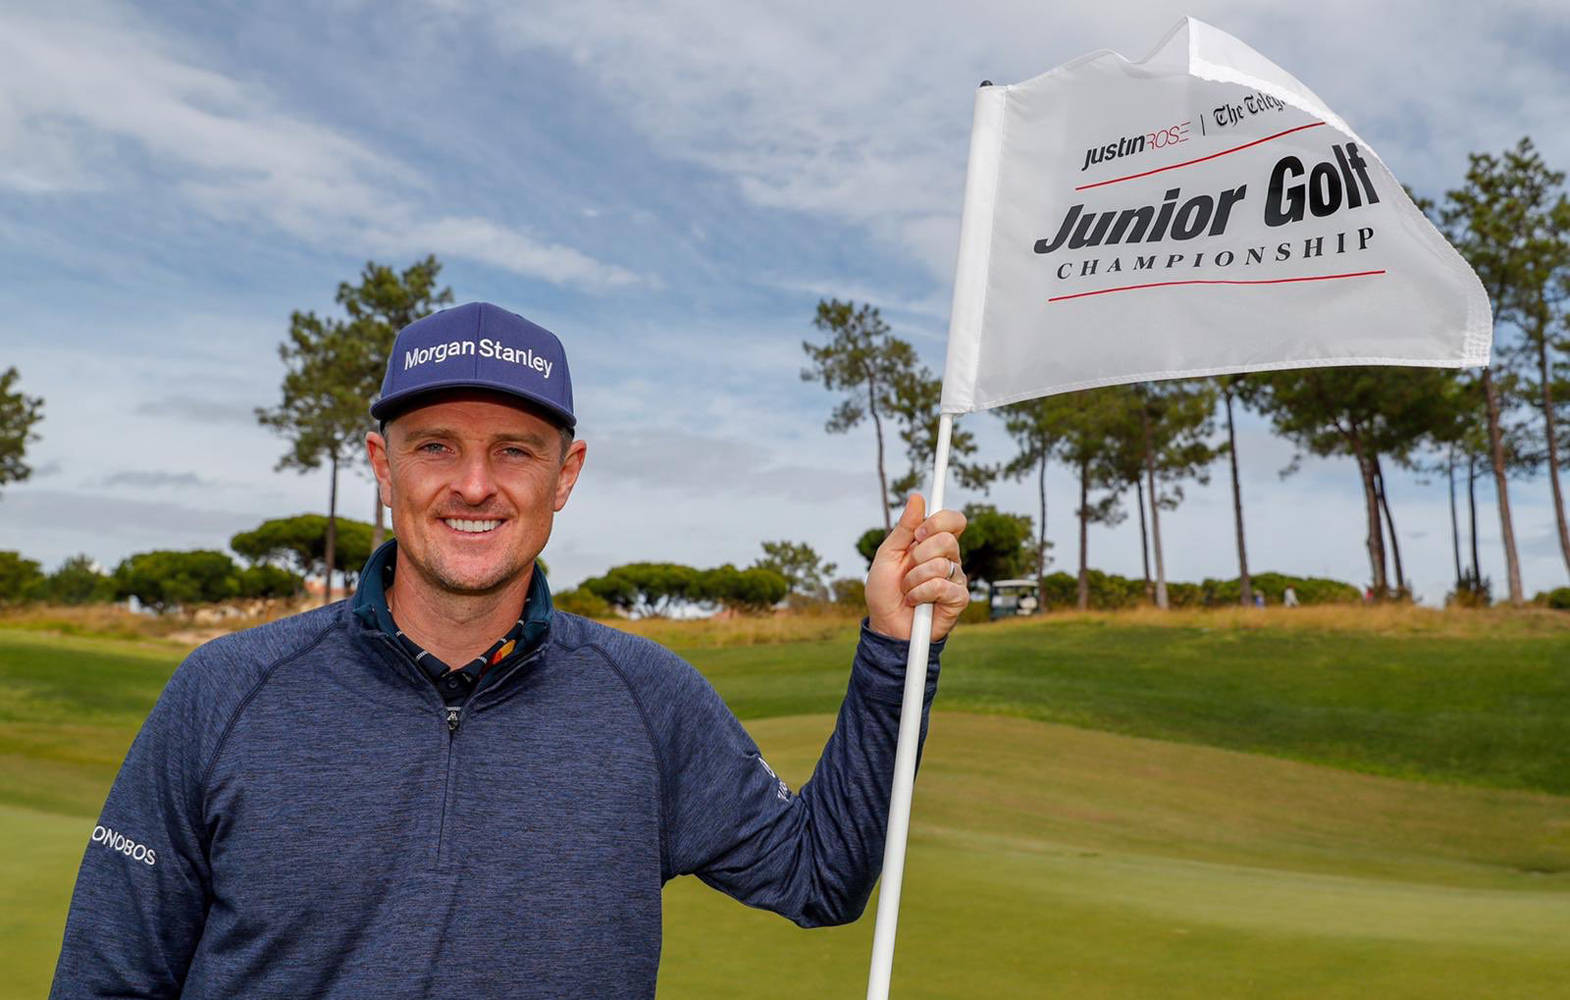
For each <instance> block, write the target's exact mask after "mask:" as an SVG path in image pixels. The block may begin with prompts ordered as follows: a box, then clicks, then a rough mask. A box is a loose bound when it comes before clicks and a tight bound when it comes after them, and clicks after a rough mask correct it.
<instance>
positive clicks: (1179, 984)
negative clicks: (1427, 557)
mask: <svg viewBox="0 0 1570 1000" xmlns="http://www.w3.org/2000/svg"><path fill="white" fill-rule="evenodd" d="M1206 627H1207V626H1205V625H1202V624H1201V625H1197V626H1195V627H1194V628H1179V629H1170V628H1165V629H1158V628H1155V627H1151V628H1141V627H1132V628H1131V627H1120V626H1116V625H1108V624H1106V623H1105V622H1104V621H1101V620H1087V621H1080V622H1070V623H1066V624H1059V625H1054V626H1050V627H1047V628H1042V627H1040V626H1035V625H1025V626H1014V627H1010V628H994V629H986V630H973V631H972V632H971V633H969V634H964V635H961V636H960V637H958V638H957V639H956V642H955V643H954V644H953V646H952V647H951V649H950V651H949V653H948V655H947V657H946V658H947V659H948V661H949V667H948V668H947V669H946V672H945V675H944V681H943V695H942V705H943V707H944V708H946V709H949V710H952V709H954V708H956V707H968V708H985V709H990V710H992V711H994V712H996V711H997V710H999V709H1002V710H1004V711H1005V712H1007V713H1009V714H1012V715H1015V716H1028V717H1031V718H1036V719H1054V718H1055V719H1061V720H1064V721H1069V722H1072V723H1075V724H1076V725H1078V726H1086V727H1090V728H1073V727H1068V726H1059V725H1042V724H1040V723H1039V722H1031V721H1027V720H1026V719H1022V718H1018V717H1014V718H1009V717H1003V716H999V715H990V716H976V715H965V714H954V713H952V711H950V712H947V713H944V714H942V715H940V717H939V719H938V720H937V723H936V724H935V726H934V730H933V737H932V742H931V743H930V744H929V748H928V751H927V754H926V757H925V763H924V771H923V779H922V782H921V784H920V786H919V787H918V792H917V822H916V829H915V835H914V839H913V847H912V856H911V865H910V872H909V876H908V880H907V886H908V890H907V896H906V905H905V910H904V919H903V920H902V932H901V946H900V961H899V962H898V963H897V968H898V978H899V979H900V980H902V981H903V982H902V983H897V984H896V985H897V987H899V988H900V989H901V995H902V996H966V995H974V994H976V993H978V992H982V991H983V985H984V986H985V991H986V992H993V993H998V994H1002V995H1012V994H1019V995H1039V994H1041V993H1045V992H1062V993H1063V995H1073V996H1155V995H1161V996H1214V995H1237V994H1249V995H1269V996H1303V995H1312V996H1354V995H1359V996H1361V995H1380V994H1382V995H1411V996H1418V995H1422V996H1476V995H1484V994H1486V995H1495V996H1506V995H1520V996H1529V995H1545V994H1552V993H1556V992H1557V993H1570V979H1567V975H1570V974H1567V971H1566V969H1567V967H1566V966H1565V963H1563V961H1562V959H1561V957H1560V951H1561V949H1562V942H1563V941H1564V940H1565V939H1566V934H1567V933H1570V886H1567V884H1566V882H1567V877H1566V875H1564V874H1562V873H1564V872H1566V871H1567V870H1570V800H1567V799H1565V798H1561V797H1558V796H1553V795H1543V794H1537V793H1533V792H1527V791H1511V790H1505V789H1504V788H1488V787H1460V786H1453V785H1452V786H1445V785H1434V784H1426V783H1413V782H1409V781H1398V780H1392V779H1390V778H1385V777H1373V776H1370V775H1367V774H1351V773H1347V772H1346V771H1337V770H1332V769H1328V768H1323V767H1315V766H1311V765H1307V764H1303V763H1296V762H1293V761H1288V760H1278V759H1270V758H1266V757H1261V756H1257V755H1253V754H1242V753H1234V752H1228V751H1226V750H1220V749H1214V748H1212V747H1206V746H1198V745H1184V743H1173V742H1162V741H1156V740H1148V739H1137V738H1131V737H1130V736H1128V735H1116V734H1114V733H1111V732H1096V731H1091V730H1092V729H1094V728H1105V729H1112V730H1121V731H1124V732H1133V733H1146V734H1149V735H1156V736H1163V737H1168V738H1174V737H1175V738H1177V739H1180V740H1183V741H1185V743H1188V744H1198V743H1205V742H1210V743H1216V744H1219V745H1223V746H1236V747H1242V748H1247V749H1263V750H1266V751H1269V752H1272V753H1276V754H1281V755H1290V756H1298V757H1303V758H1309V759H1312V758H1315V757H1318V758H1320V759H1328V760H1335V761H1338V762H1341V763H1347V764H1352V765H1355V766H1356V767H1358V768H1361V769H1363V770H1366V771H1380V770H1383V771H1388V772H1395V773H1403V772H1404V773H1419V774H1425V775H1427V776H1434V775H1438V776H1441V777H1447V778H1451V779H1455V778H1461V779H1466V780H1470V781H1471V782H1473V783H1474V785H1488V784H1492V785H1496V786H1511V785H1525V786H1527V787H1532V786H1537V787H1550V788H1553V787H1560V786H1556V785H1555V776H1556V775H1557V777H1558V780H1559V781H1560V782H1561V784H1562V782H1563V780H1564V775H1565V773H1566V772H1567V771H1570V769H1567V768H1566V767H1565V764H1566V762H1567V761H1566V758H1567V757H1570V741H1565V740H1564V739H1563V738H1562V736H1559V737H1556V735H1555V734H1556V733H1559V734H1563V733H1564V723H1563V719H1564V718H1565V717H1566V716H1565V710H1566V708H1567V707H1570V706H1567V704H1566V693H1565V688H1566V676H1565V675H1566V673H1567V671H1570V656H1567V655H1565V651H1566V648H1567V647H1566V643H1565V641H1564V640H1563V638H1562V633H1559V634H1557V635H1556V634H1549V635H1543V636H1535V635H1530V634H1527V635H1504V636H1491V637H1489V638H1486V639H1476V638H1466V637H1454V636H1428V637H1417V638H1398V637H1394V636H1389V637H1382V636H1377V635H1368V634H1359V635H1354V636H1348V635H1344V634H1341V633H1337V632H1334V631H1324V630H1307V631H1304V630H1289V631H1280V630H1265V631H1258V632H1254V631H1236V630H1230V629H1228V630H1211V631H1204V630H1203V629H1205V628H1206ZM848 651H849V639H834V640H828V641H818V642H810V643H798V644H792V645H788V646H757V647H751V648H746V649H728V648H697V649H693V650H690V651H689V652H690V655H691V657H692V658H693V659H694V661H695V662H697V663H699V664H700V666H702V667H703V668H704V669H705V671H706V672H707V673H709V675H710V676H711V677H713V678H714V680H715V682H716V684H717V686H719V688H720V689H721V691H722V692H723V693H725V695H726V697H727V699H728V700H730V701H731V703H732V705H733V706H734V707H735V708H736V709H737V710H738V712H739V713H740V714H742V715H743V716H744V717H748V718H750V719H752V720H761V721H749V728H751V729H752V730H753V731H754V733H755V735H756V736H757V737H758V739H759V741H760V742H761V743H762V745H763V747H764V749H765V750H766V752H767V753H768V754H769V757H770V759H771V762H773V763H774V764H775V766H776V767H778V768H779V769H780V770H781V772H782V773H783V774H785V775H786V776H787V777H794V778H795V779H796V780H800V778H801V777H803V776H804V775H805V774H806V773H807V772H808V770H810V766H811V762H812V761H813V759H814V758H815V757H816V754H817V750H818V747H819V746H820V745H821V742H822V740H823V738H824V736H825V735H826V733H827V730H828V727H829V726H830V725H831V719H829V718H828V716H827V715H817V716H806V717H802V716H801V713H803V712H814V711H817V712H825V713H826V712H828V711H831V710H832V709H833V708H834V707H835V705H836V704H837V702H838V698H839V693H840V691H841V690H842V689H843V684H844V670H845V667H844V664H845V658H846V656H847V655H848ZM179 655H180V653H179V650H177V649H173V648H170V647H166V646H155V645H150V644H149V645H144V646H136V645H133V644H128V643H123V642H102V641H94V640H85V639H59V638H50V637H45V636H37V635H27V634H22V633H17V632H7V631H0V692H3V693H4V695H5V697H4V698H0V838H3V840H4V842H6V843H7V844H8V845H17V846H16V847H15V848H14V849H9V850H8V851H7V852H6V853H5V856H4V857H3V858H0V914H4V915H5V916H4V917H0V931H4V932H5V933H3V934H0V969H3V970H5V971H6V976H5V977H4V978H3V979H0V995H5V994H11V995H17V996H34V995H39V994H40V993H41V992H42V991H43V990H44V989H45V985H44V984H45V983H46V981H47V977H48V975H49V969H50V967H51V966H52V962H53V953H54V950H55V949H56V948H57V947H58V941H59V933H60V925H61V922H62V920H63V917H64V906H65V903H66V899H67V896H68V894H69V888H70V882H71V878H72V875H73V874H74V871H75V867H76V864H77V862H78V860H79V859H80V857H81V851H82V844H83V838H84V837H85V835H86V830H87V828H88V827H87V824H90V822H91V819H90V817H91V816H92V815H93V814H94V813H95V812H96V810H97V807H98V805H99V803H100V802H101V801H102V797H103V794H104V791H105V789H106V787H107V784H108V781H109V780H110V779H111V778H112V777H113V771H114V768H115V766H116V764H117V763H118V760H119V758H120V756H121V755H123V753H124V749H125V747H126V746H127V745H128V744H129V741H130V738H131V736H132V735H133V734H134V731H135V727H136V725H137V724H138V723H139V722H140V720H141V718H142V716H143V715H145V713H146V710H147V708H148V706H149V705H150V704H151V702H152V700H153V698H154V697H155V696H156V693H157V691H158V690H159V688H160V687H161V686H162V683H163V681H164V680H165V679H166V678H167V676H168V674H169V672H170V670H171V669H172V668H173V665H174V663H175V662H176V661H177V659H178V658H179ZM1287 664H1290V665H1291V666H1290V667H1288V666H1287ZM767 716H775V718H764V717H767ZM1556 726H1557V727H1558V728H1556ZM38 810H45V811H38ZM667 897H668V900H669V910H668V918H667V927H668V932H667V941H666V962H665V964H664V966H663V971H662V983H663V986H664V990H665V993H666V994H667V995H672V996H686V995H734V994H735V993H736V992H737V990H736V988H735V984H737V983H746V984H747V988H746V990H747V993H748V995H758V996H772V995H778V996H799V995H802V994H804V993H810V992H817V991H819V990H820V989H821V990H825V991H826V990H833V991H835V992H839V993H852V994H854V992H855V990H857V989H859V988H860V985H859V984H860V982H861V981H862V980H863V978H864V976H865V962H866V955H867V950H868V941H869V939H870V921H865V920H864V921H862V922H861V923H859V924H857V925H855V926H853V927H850V928H844V929H836V930H831V931H817V932H810V933H809V932H802V931H798V930H797V929H795V928H793V927H790V926H789V925H787V924H785V923H784V922H783V921H780V920H779V919H778V918H775V917H772V916H769V915H766V914H759V913H754V912H752V911H747V910H745V909H744V908H742V907H739V906H737V905H735V904H734V903H732V902H730V901H729V900H726V899H724V898H722V897H720V896H718V895H717V894H715V893H713V892H711V891H709V890H707V889H706V888H703V887H701V886H699V885H697V884H696V883H695V881H694V880H691V879H682V880H679V881H678V882H677V883H675V884H673V886H672V887H671V890H670V891H669V893H668V894H667ZM717 938H722V940H717ZM782 969H789V970H790V973H789V974H788V975H781V974H780V971H781V970H782ZM726 984H728V985H726ZM1502 984H1504V985H1502ZM13 991H14V992H13Z"/></svg>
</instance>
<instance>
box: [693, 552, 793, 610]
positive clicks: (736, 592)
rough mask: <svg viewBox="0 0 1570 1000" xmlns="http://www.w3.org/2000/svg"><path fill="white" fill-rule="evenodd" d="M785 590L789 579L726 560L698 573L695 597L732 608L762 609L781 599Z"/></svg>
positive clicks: (788, 589)
mask: <svg viewBox="0 0 1570 1000" xmlns="http://www.w3.org/2000/svg"><path fill="white" fill-rule="evenodd" d="M788 593H790V581H788V580H787V579H785V577H784V576H782V575H781V574H779V573H776V572H775V571H773V570H771V569H763V568H760V567H757V566H754V567H753V568H751V569H737V568H736V567H735V566H732V565H731V564H729V563H726V564H725V565H723V566H716V567H715V568H714V569H706V570H704V571H703V572H702V573H700V574H699V580H698V589H697V592H696V594H695V595H694V596H696V597H697V598H698V599H699V600H702V601H709V602H713V603H715V604H719V605H722V606H724V607H727V608H730V609H732V610H734V611H763V610H766V609H768V608H772V607H773V606H774V605H776V604H778V603H779V602H780V601H783V600H784V599H785V595H786V594H788Z"/></svg>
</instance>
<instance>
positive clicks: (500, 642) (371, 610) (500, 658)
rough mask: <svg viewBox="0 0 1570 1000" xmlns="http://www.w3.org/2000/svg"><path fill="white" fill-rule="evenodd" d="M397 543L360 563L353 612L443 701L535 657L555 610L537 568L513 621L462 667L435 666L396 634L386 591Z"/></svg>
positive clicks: (390, 541) (411, 642) (459, 696)
mask: <svg viewBox="0 0 1570 1000" xmlns="http://www.w3.org/2000/svg"><path fill="white" fill-rule="evenodd" d="M397 546H398V540H397V539H396V538H390V539H388V540H387V541H386V542H384V543H383V544H382V546H381V547H380V548H378V549H377V550H376V551H375V552H373V553H371V557H370V558H369V559H367V560H366V561H365V567H364V568H363V569H362V570H361V571H360V580H359V586H358V588H357V589H356V590H355V592H354V604H353V612H354V615H355V617H356V618H358V619H359V620H360V621H361V622H362V623H363V624H364V625H365V626H366V627H367V628H371V629H375V630H377V631H380V632H382V633H385V634H386V635H387V636H388V637H389V638H391V639H392V640H393V641H394V642H396V643H398V645H399V646H401V647H402V648H403V650H404V651H405V652H406V653H408V654H409V657H410V659H412V660H413V661H414V662H415V663H416V664H418V665H419V667H420V669H421V671H422V672H423V673H424V674H425V675H426V676H427V677H429V678H430V679H431V680H432V682H434V683H435V684H436V685H437V687H438V689H439V690H440V691H441V693H442V695H443V697H444V699H447V700H449V701H454V702H456V701H461V700H463V699H464V698H465V697H467V695H468V694H470V693H471V691H472V690H474V689H477V688H478V687H479V686H480V684H481V682H482V681H483V680H484V679H485V677H486V675H487V674H489V673H491V672H492V669H491V668H493V667H497V666H500V665H502V664H504V663H506V662H508V661H511V660H513V659H514V658H518V657H523V656H527V655H528V654H530V653H532V652H534V650H535V649H537V648H538V647H539V645H540V643H541V642H542V641H543V640H544V638H545V635H546V633H547V632H548V631H549V629H550V623H551V615H552V613H553V611H554V607H553V605H552V602H551V590H550V585H549V584H548V583H547V582H546V580H545V574H544V572H542V571H541V569H540V564H539V563H538V562H536V563H535V564H534V575H533V577H532V578H531V579H530V581H529V593H528V595H527V596H526V597H525V599H524V603H523V609H522V611H521V612H520V614H519V617H518V621H517V623H516V624H514V625H513V627H512V628H510V629H509V630H508V631H507V633H506V634H505V635H503V636H502V637H501V638H500V639H497V640H496V641H495V642H493V643H492V644H491V645H490V648H488V649H487V650H486V651H485V652H483V653H481V654H480V655H479V656H477V657H475V658H474V659H473V660H470V661H469V662H468V663H466V664H463V665H461V666H454V665H451V664H446V663H443V662H442V661H440V660H438V659H437V658H436V657H435V656H434V655H432V654H431V653H430V652H429V651H427V650H425V649H423V648H421V646H420V645H419V644H418V643H416V642H415V641H414V640H413V639H410V638H409V637H408V636H407V635H405V634H404V633H403V631H402V630H401V629H399V628H398V623H397V622H395V621H394V620H393V616H392V611H391V609H390V608H389V607H388V604H387V588H388V587H390V586H391V585H392V580H393V572H394V569H395V567H396V565H397V558H396V556H397V551H398V548H397Z"/></svg>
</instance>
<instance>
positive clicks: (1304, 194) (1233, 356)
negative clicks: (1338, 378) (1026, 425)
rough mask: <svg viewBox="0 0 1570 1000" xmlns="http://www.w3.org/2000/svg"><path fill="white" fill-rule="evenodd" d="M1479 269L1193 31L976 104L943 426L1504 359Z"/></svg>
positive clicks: (1210, 31) (1310, 118) (1353, 149)
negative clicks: (1156, 394) (1037, 399)
mask: <svg viewBox="0 0 1570 1000" xmlns="http://www.w3.org/2000/svg"><path fill="white" fill-rule="evenodd" d="M1492 330H1493V325H1492V321H1491V319H1490V315H1489V308H1488V298H1487V295H1486V294H1485V293H1484V291H1483V288H1482V285H1481V283H1480V282H1479V281H1478V279H1477V276H1476V275H1475V274H1474V273H1473V272H1472V269H1471V268H1470V267H1469V266H1468V265H1467V263H1466V262H1465V261H1464V260H1463V259H1462V258H1461V256H1460V254H1458V253H1456V251H1455V249H1454V248H1452V247H1451V246H1450V244H1449V243H1447V242H1446V241H1445V239H1444V238H1443V237H1442V236H1441V235H1440V234H1439V232H1438V231H1437V230H1435V229H1434V227H1433V226H1432V225H1431V224H1430V223H1429V221H1428V220H1427V219H1426V218H1424V216H1423V214H1422V212H1420V211H1419V210H1418V209H1417V207H1416V206H1415V205H1413V204H1412V202H1411V200H1410V199H1408V198H1407V196H1406V194H1405V193H1404V192H1403V191H1402V189H1401V185H1400V183H1399V182H1398V181H1397V180H1396V179H1395V177H1394V176H1393V175H1392V174H1391V173H1390V171H1389V169H1387V168H1386V167H1385V165H1384V163H1383V162H1382V161H1381V160H1380V159H1379V157H1378V155H1377V154H1376V153H1375V152H1374V150H1373V149H1371V148H1370V147H1369V145H1368V144H1367V143H1366V142H1364V141H1363V140H1362V139H1360V138H1359V137H1358V136H1357V134H1356V133H1354V132H1353V131H1352V129H1351V128H1350V127H1349V126H1348V125H1347V123H1346V122H1344V121H1342V120H1341V118H1340V117H1339V116H1337V115H1336V113H1335V112H1333V111H1331V110H1330V109H1329V108H1328V107H1326V106H1325V104H1324V102H1323V101H1321V100H1320V99H1319V98H1318V97H1316V96H1315V95H1314V93H1313V92H1312V91H1310V90H1309V89H1308V88H1307V87H1305V86H1303V84H1302V83H1300V82H1299V81H1298V80H1297V79H1296V78H1294V77H1293V76H1292V75H1291V74H1289V73H1287V72H1285V71H1284V70H1282V69H1281V68H1280V67H1278V66H1276V65H1274V64H1273V63H1271V62H1270V61H1269V60H1267V59H1266V58H1264V57H1263V56H1261V55H1260V54H1259V53H1257V52H1255V51H1254V50H1253V49H1251V48H1249V47H1248V46H1246V45H1244V44H1243V43H1242V42H1240V41H1238V40H1237V39H1235V38H1233V37H1232V36H1230V35H1228V34H1226V33H1224V32H1222V31H1219V30H1217V29H1216V28H1213V27H1211V26H1210V25H1207V24H1204V23H1203V22H1200V21H1196V20H1194V19H1192V18H1189V19H1187V20H1185V21H1183V22H1182V23H1180V24H1179V25H1178V26H1177V27H1176V28H1175V29H1173V31H1172V32H1171V33H1170V34H1168V36H1167V37H1166V39H1165V40H1164V41H1163V42H1162V43H1161V44H1160V45H1158V46H1157V47H1156V49H1155V51H1154V52H1152V53H1151V54H1150V55H1149V56H1147V57H1146V58H1145V59H1143V60H1141V61H1139V62H1129V61H1128V60H1126V59H1124V58H1123V57H1122V56H1120V55H1118V54H1117V53H1115V52H1110V51H1101V52H1095V53H1091V54H1090V55H1087V56H1083V57H1081V58H1079V59H1076V60H1074V61H1073V62H1070V63H1068V64H1066V65H1064V66H1060V67H1058V68H1057V69H1055V70H1052V71H1051V72H1049V73H1046V74H1043V75H1042V76H1039V77H1036V78H1035V79H1033V80H1028V81H1026V82H1025V83H1020V84H1015V85H1013V86H993V87H983V88H981V89H980V90H979V91H978V92H977V94H976V118H975V125H974V129H973V132H972V135H971V148H970V166H969V172H968V176H967V180H966V185H965V214H964V222H963V224H962V226H961V230H960V254H959V266H958V270H957V273H956V276H955V288H954V308H953V314H952V317H951V320H950V327H949V348H948V363H947V367H946V370H945V372H944V380H943V411H944V412H945V413H963V412H968V411H971V410H981V409H986V408H988V407H992V406H998V405H1001V404H1003V403H1010V402H1014V401H1016V400H1021V399H1029V398H1031V397H1034V396H1044V395H1049V394H1052V393H1057V392H1067V391H1070V390H1074V389H1086V388H1091V387H1094V386H1102V385H1115V384H1119V383H1125V382H1136V381H1146V380H1152V379H1165V378H1178V377H1185V376H1189V377H1192V376H1203V375H1219V374H1224V373H1228V372H1244V371H1263V370H1269V369H1279V368H1307V367H1315V366H1320V365H1371V364H1390V365H1423V366H1447V367H1457V366H1463V365H1484V364H1487V363H1488V351H1489V344H1490V342H1491V339H1492Z"/></svg>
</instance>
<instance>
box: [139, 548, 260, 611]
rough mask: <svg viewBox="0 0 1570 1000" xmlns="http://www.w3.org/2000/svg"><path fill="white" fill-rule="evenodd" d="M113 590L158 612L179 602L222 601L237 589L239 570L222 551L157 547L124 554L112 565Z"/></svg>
mask: <svg viewBox="0 0 1570 1000" xmlns="http://www.w3.org/2000/svg"><path fill="white" fill-rule="evenodd" d="M114 581H115V593H116V594H117V596H119V597H135V598H136V599H137V600H139V601H141V602H142V603H143V604H145V605H147V606H148V607H150V608H153V609H154V610H156V611H158V612H159V613H160V614H161V613H163V612H165V611H168V610H169V609H170V608H172V607H174V606H176V605H181V604H201V603H206V602H210V601H222V600H226V599H227V598H230V597H234V596H236V595H237V594H239V593H240V571H239V569H238V567H236V566H235V564H234V560H233V559H230V558H229V557H228V556H226V555H224V554H223V553H222V552H213V551H212V550H210V549H198V550H196V551H193V552H172V551H169V550H159V551H154V552H141V553H138V554H136V555H134V556H128V557H127V558H125V559H123V560H122V561H121V562H120V565H119V566H117V567H115V571H114Z"/></svg>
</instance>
